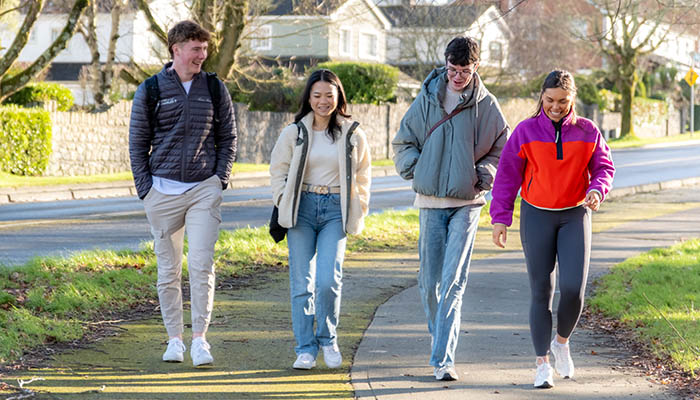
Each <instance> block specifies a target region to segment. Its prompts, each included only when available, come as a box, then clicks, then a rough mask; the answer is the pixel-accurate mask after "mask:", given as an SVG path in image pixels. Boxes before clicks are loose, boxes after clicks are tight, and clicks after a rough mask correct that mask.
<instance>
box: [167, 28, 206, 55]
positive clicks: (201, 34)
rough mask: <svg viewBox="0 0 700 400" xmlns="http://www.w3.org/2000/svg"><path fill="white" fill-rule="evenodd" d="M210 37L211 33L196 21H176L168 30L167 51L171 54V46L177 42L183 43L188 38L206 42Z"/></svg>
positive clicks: (187, 40)
mask: <svg viewBox="0 0 700 400" xmlns="http://www.w3.org/2000/svg"><path fill="white" fill-rule="evenodd" d="M210 38H211V34H210V33H209V32H208V31H207V30H206V29H204V28H202V26H201V25H199V24H198V23H196V22H194V21H192V20H185V21H181V22H178V23H177V24H175V26H173V27H172V28H171V29H170V30H169V31H168V51H169V52H170V57H172V56H173V46H174V45H176V44H178V43H185V42H189V41H190V40H196V41H198V42H208V41H209V39H210Z"/></svg>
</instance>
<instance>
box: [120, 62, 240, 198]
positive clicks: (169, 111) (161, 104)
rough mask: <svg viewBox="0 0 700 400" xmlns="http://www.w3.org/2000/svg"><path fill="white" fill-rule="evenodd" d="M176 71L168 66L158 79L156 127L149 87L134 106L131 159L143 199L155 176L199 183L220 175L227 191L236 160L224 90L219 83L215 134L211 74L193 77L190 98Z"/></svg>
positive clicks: (232, 122)
mask: <svg viewBox="0 0 700 400" xmlns="http://www.w3.org/2000/svg"><path fill="white" fill-rule="evenodd" d="M171 65H172V63H168V64H166V65H165V66H164V67H163V70H162V71H161V72H159V73H158V86H159V89H160V100H159V101H158V104H157V105H156V108H155V119H156V120H155V121H153V123H152V124H151V123H149V115H148V114H149V113H148V105H147V99H146V97H147V96H148V95H147V93H146V86H145V84H144V83H142V84H141V85H139V87H138V89H137V90H136V94H135V95H134V101H133V103H132V109H131V121H130V124H129V156H130V158H131V170H132V173H133V175H134V183H135V185H136V190H137V192H138V196H139V198H141V199H143V198H144V197H146V194H148V191H149V190H150V189H151V186H152V184H153V182H152V177H153V176H159V177H162V178H167V179H173V180H176V181H180V182H200V181H204V180H206V179H207V178H210V177H211V176H212V175H217V176H218V177H219V179H220V180H221V185H222V187H223V188H226V186H227V185H228V179H229V175H230V173H231V167H232V165H233V161H234V158H235V154H236V137H237V134H236V124H235V120H234V115H233V105H232V103H231V97H230V95H229V93H228V90H226V87H225V86H224V84H223V83H222V82H220V90H221V92H220V93H221V102H220V105H219V112H218V114H219V124H218V129H215V126H216V125H215V124H214V107H213V104H212V100H211V96H210V95H209V89H208V87H207V77H206V73H205V72H200V73H199V74H196V75H195V76H194V77H193V80H192V87H191V88H190V91H189V94H188V93H187V92H186V91H185V88H184V87H183V86H182V82H180V78H179V76H178V75H177V73H176V72H175V71H174V70H173V69H171V68H170V67H171ZM151 126H152V128H151Z"/></svg>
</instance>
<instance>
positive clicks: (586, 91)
mask: <svg viewBox="0 0 700 400" xmlns="http://www.w3.org/2000/svg"><path fill="white" fill-rule="evenodd" d="M574 80H575V81H576V88H577V94H576V96H577V97H578V98H579V100H581V101H582V102H583V103H584V104H597V105H598V109H599V110H604V109H605V108H606V107H607V103H606V100H605V97H603V96H601V94H600V91H599V90H598V86H597V85H596V84H595V82H594V81H593V79H591V78H589V77H587V76H584V75H578V76H576V77H575V78H574Z"/></svg>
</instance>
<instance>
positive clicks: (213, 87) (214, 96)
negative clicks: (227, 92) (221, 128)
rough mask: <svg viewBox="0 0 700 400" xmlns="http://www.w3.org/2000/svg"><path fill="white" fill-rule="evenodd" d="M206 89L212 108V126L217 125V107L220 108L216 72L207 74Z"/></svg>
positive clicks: (219, 85)
mask: <svg viewBox="0 0 700 400" xmlns="http://www.w3.org/2000/svg"><path fill="white" fill-rule="evenodd" d="M207 88H208V89H209V96H210V97H211V104H212V106H213V107H214V125H215V126H218V124H219V107H220V106H221V84H220V83H219V78H218V77H217V76H216V72H207Z"/></svg>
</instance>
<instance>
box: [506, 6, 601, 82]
mask: <svg viewBox="0 0 700 400" xmlns="http://www.w3.org/2000/svg"><path fill="white" fill-rule="evenodd" d="M502 11H504V13H505V16H504V19H505V21H506V22H507V24H508V27H509V28H510V30H511V31H512V32H513V37H512V40H511V41H510V46H509V53H510V61H511V65H513V66H514V69H515V70H516V71H517V76H519V77H524V78H527V79H531V78H534V77H537V76H540V75H541V74H543V73H547V72H549V71H551V70H552V69H553V68H564V69H567V70H570V71H577V70H580V69H591V68H600V67H601V66H602V65H601V64H600V61H599V60H600V57H596V56H597V53H598V51H597V48H596V47H595V46H593V44H592V43H591V42H590V41H587V40H581V39H580V36H581V35H582V34H583V35H585V34H586V21H585V20H583V19H581V18H580V16H581V15H584V14H585V13H586V12H588V13H590V12H591V11H594V10H593V9H592V7H590V6H588V5H587V4H586V2H582V1H580V0H525V1H522V2H520V3H519V4H518V6H517V7H514V8H513V9H510V10H502ZM544 55H546V56H544Z"/></svg>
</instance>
